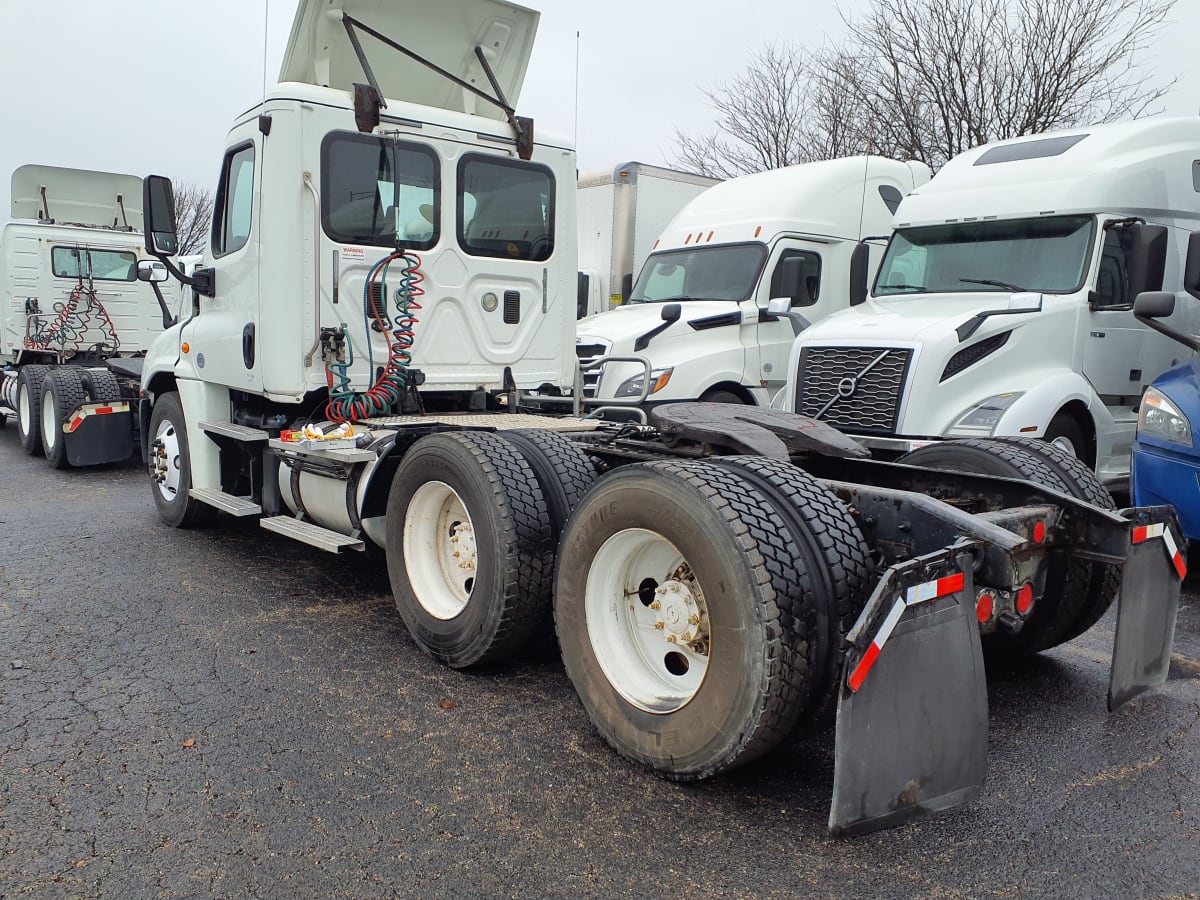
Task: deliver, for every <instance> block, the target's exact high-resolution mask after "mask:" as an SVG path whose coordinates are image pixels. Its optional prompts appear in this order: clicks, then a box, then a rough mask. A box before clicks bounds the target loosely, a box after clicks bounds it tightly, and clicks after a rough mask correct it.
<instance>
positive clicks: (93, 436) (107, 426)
mask: <svg viewBox="0 0 1200 900" xmlns="http://www.w3.org/2000/svg"><path fill="white" fill-rule="evenodd" d="M112 407H123V408H122V409H121V410H120V411H118V412H110V413H101V414H92V413H91V412H90V411H91V410H94V409H109V408H112ZM82 409H83V410H84V411H85V412H88V414H86V415H77V416H76V417H75V419H73V420H72V421H71V422H70V423H68V427H69V428H71V430H70V431H65V430H64V433H63V438H64V440H65V442H66V447H67V461H68V462H70V463H71V465H72V466H79V467H82V466H99V465H103V464H104V463H115V462H124V461H125V460H127V459H129V457H130V456H131V455H132V454H133V419H132V413H130V412H129V407H128V405H127V404H112V405H111V406H99V405H98V404H92V405H90V406H85V407H82Z"/></svg>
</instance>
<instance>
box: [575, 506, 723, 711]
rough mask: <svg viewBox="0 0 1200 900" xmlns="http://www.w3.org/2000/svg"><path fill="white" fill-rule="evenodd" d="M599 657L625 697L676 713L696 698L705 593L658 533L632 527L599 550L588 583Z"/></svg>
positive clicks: (704, 664)
mask: <svg viewBox="0 0 1200 900" xmlns="http://www.w3.org/2000/svg"><path fill="white" fill-rule="evenodd" d="M584 609H585V613H586V617H587V627H588V637H589V638H590V640H591V643H592V650H593V652H594V653H595V654H596V661H597V662H598V663H599V665H600V668H601V669H602V670H603V672H604V675H605V677H606V678H607V679H608V681H609V683H610V684H611V685H612V686H613V688H614V689H615V690H616V691H617V692H618V693H619V694H620V695H621V696H622V697H624V698H625V700H626V701H628V702H629V703H631V704H632V705H634V706H636V707H638V708H639V709H642V710H645V711H646V712H649V713H671V712H675V711H677V710H679V709H682V708H683V707H684V706H685V705H687V704H688V703H689V702H691V700H692V698H693V697H695V696H696V693H697V691H699V689H700V685H701V684H702V683H703V681H704V676H705V673H706V672H707V671H708V658H709V653H710V650H711V638H710V635H709V627H708V608H707V606H706V604H705V601H704V592H703V590H702V589H701V587H700V584H699V582H698V581H697V580H696V576H695V574H694V573H693V572H692V569H691V566H689V565H688V562H687V560H685V559H684V558H683V554H681V553H680V552H679V550H678V549H677V548H676V547H675V545H674V544H672V543H671V542H670V541H668V540H667V539H666V538H664V537H663V536H662V535H661V534H658V533H657V532H654V531H648V530H646V529H642V528H627V529H624V530H623V531H619V532H617V533H616V534H614V535H613V536H612V537H610V538H609V539H608V540H607V541H605V542H604V544H603V545H602V546H601V547H600V550H599V551H598V552H597V553H596V556H595V559H594V560H593V562H592V565H591V568H590V569H589V571H588V576H587V581H586V584H585V587H584Z"/></svg>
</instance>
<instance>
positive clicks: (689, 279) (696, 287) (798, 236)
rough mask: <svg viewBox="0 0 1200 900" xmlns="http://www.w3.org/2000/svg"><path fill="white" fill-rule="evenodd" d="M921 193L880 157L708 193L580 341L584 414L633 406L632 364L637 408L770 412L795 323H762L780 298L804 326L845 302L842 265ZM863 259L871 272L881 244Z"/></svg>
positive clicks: (780, 173) (815, 166) (744, 181)
mask: <svg viewBox="0 0 1200 900" xmlns="http://www.w3.org/2000/svg"><path fill="white" fill-rule="evenodd" d="M927 181H929V168H928V167H927V166H926V165H924V164H923V163H919V162H907V163H905V162H896V161H894V160H890V159H885V158H883V157H878V156H871V157H864V156H858V157H848V158H845V159H835V160H828V161H824V162H814V163H807V164H804V165H798V166H788V167H786V168H782V169H775V170H773V171H770V172H762V173H759V174H755V175H745V176H742V177H741V178H734V179H731V180H729V181H726V182H724V183H722V184H719V185H716V186H715V187H712V188H709V189H708V190H707V191H705V192H704V193H703V194H701V195H700V196H699V197H697V198H696V199H694V200H692V202H691V203H689V204H688V205H687V206H686V207H684V208H683V209H682V210H681V211H680V213H679V215H677V216H676V217H675V218H674V219H673V220H672V221H671V223H670V224H669V225H668V226H667V227H666V228H665V229H664V230H663V231H662V234H661V235H660V236H659V238H658V240H657V241H656V242H655V244H654V252H653V253H652V254H651V255H650V256H649V258H648V259H647V260H646V263H645V264H644V265H643V266H642V267H641V269H640V274H639V275H638V278H637V283H636V285H635V286H634V287H633V289H632V291H631V294H630V296H629V297H628V302H627V303H626V304H625V305H623V306H621V307H619V308H617V309H614V310H611V311H609V312H604V313H601V314H600V315H597V316H592V317H590V318H588V319H585V320H583V321H581V322H580V323H579V325H578V326H577V329H576V335H577V336H576V343H575V351H576V353H577V354H578V355H579V358H580V359H581V360H582V361H583V362H584V365H585V371H584V378H583V381H584V393H585V395H586V397H587V398H588V400H589V401H594V400H610V399H615V400H618V401H620V400H624V401H625V402H628V398H631V397H637V396H638V395H639V394H640V393H641V390H642V382H643V381H644V378H643V375H642V373H641V371H640V367H639V366H638V365H637V364H636V363H632V362H612V363H609V364H607V365H605V366H603V367H602V368H601V367H600V366H598V365H596V364H595V360H596V359H598V358H599V357H603V356H643V357H645V358H647V359H649V360H650V364H651V370H652V371H651V383H650V390H649V399H648V400H647V401H646V403H645V404H643V406H645V407H653V406H654V405H656V404H659V403H669V402H675V401H679V400H695V399H701V400H706V401H709V400H711V401H716V402H724V403H746V404H753V405H756V406H767V405H768V404H769V403H770V402H771V399H772V398H773V397H774V396H775V394H777V393H778V392H779V390H780V388H782V387H783V385H784V382H785V381H786V380H787V371H788V369H787V362H788V354H789V353H790V351H791V347H792V342H793V341H794V339H795V336H796V333H797V330H798V328H799V326H800V325H801V324H802V321H801V320H800V319H798V318H796V317H793V318H792V319H790V320H789V319H784V318H780V317H778V316H774V315H771V314H770V313H768V312H767V303H768V302H769V301H770V300H772V299H776V298H779V297H787V298H788V299H789V301H790V309H791V310H792V311H793V312H794V313H796V314H797V316H799V317H802V318H803V321H807V322H815V321H817V320H818V319H821V318H823V317H825V316H827V315H829V314H830V313H832V312H834V311H836V310H839V309H844V308H845V307H846V306H847V305H848V303H849V278H850V270H851V259H852V256H853V255H854V253H855V250H856V248H857V247H858V245H859V242H860V241H862V239H863V238H866V237H872V236H876V235H884V236H886V235H889V234H891V231H892V225H893V218H892V215H893V213H894V212H895V211H896V207H897V206H898V205H899V204H900V201H901V199H902V198H903V197H904V196H905V195H906V194H908V193H909V191H911V190H912V189H913V188H915V187H919V186H920V185H923V184H925V183H926V182H927ZM872 253H873V257H872V258H871V259H870V260H866V259H863V260H861V261H862V262H867V263H868V265H870V264H872V263H873V264H874V265H878V263H879V258H880V256H881V255H882V244H877V245H875V246H874V248H873V251H872Z"/></svg>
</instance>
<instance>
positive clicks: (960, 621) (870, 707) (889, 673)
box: [829, 542, 988, 835]
mask: <svg viewBox="0 0 1200 900" xmlns="http://www.w3.org/2000/svg"><path fill="white" fill-rule="evenodd" d="M971 549H972V545H971V544H969V543H967V542H960V543H959V544H956V545H955V546H954V547H951V548H948V549H946V550H940V551H938V552H936V553H930V554H927V555H925V556H920V557H917V558H915V559H912V560H908V561H907V562H903V563H899V564H897V565H895V566H892V567H891V568H890V569H889V570H888V571H887V573H886V574H885V575H884V577H883V580H882V581H880V583H879V585H878V586H877V587H876V589H875V593H874V594H872V596H871V599H870V601H869V602H868V603H867V606H866V608H865V609H864V610H863V613H862V615H861V616H860V617H859V619H858V622H857V624H856V625H855V626H854V628H853V630H852V631H851V632H850V634H849V636H848V640H849V641H850V643H851V645H852V646H851V648H850V650H849V652H848V654H847V658H846V664H845V668H844V671H843V679H842V693H841V697H840V699H839V701H838V716H837V743H836V748H835V753H834V775H833V804H832V806H831V808H830V811H829V830H830V832H832V833H833V834H835V835H853V834H863V833H866V832H869V831H875V830H878V829H881V828H888V827H891V826H893V825H898V824H900V823H902V822H906V821H908V820H910V819H913V818H916V817H917V816H919V815H922V814H924V813H927V812H934V811H937V810H942V809H949V808H950V807H953V806H958V805H960V804H962V803H966V802H968V801H970V800H972V799H973V798H974V797H975V796H976V795H977V794H978V793H979V790H980V788H982V787H983V777H984V771H985V769H986V766H987V735H988V718H987V681H986V678H985V675H984V669H983V651H982V649H981V647H980V643H979V624H978V622H977V620H976V616H975V585H974V580H973V578H972V562H973V556H972V553H971Z"/></svg>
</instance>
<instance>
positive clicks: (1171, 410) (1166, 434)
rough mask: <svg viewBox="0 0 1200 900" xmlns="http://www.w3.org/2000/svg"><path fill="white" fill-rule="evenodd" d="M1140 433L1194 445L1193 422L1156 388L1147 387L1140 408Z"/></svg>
mask: <svg viewBox="0 0 1200 900" xmlns="http://www.w3.org/2000/svg"><path fill="white" fill-rule="evenodd" d="M1137 430H1138V435H1139V436H1143V435H1144V436H1146V437H1152V438H1157V439H1158V440H1160V441H1170V442H1171V443H1172V444H1182V445H1183V446H1184V447H1190V446H1192V423H1191V422H1189V421H1188V417H1187V416H1185V415H1184V414H1183V413H1182V412H1180V410H1179V407H1178V406H1176V405H1175V404H1174V403H1172V402H1171V401H1170V400H1168V399H1167V397H1166V395H1165V394H1164V393H1163V392H1162V391H1160V390H1157V389H1155V388H1152V387H1151V388H1146V393H1145V394H1144V395H1143V397H1142V405H1141V407H1140V408H1139V410H1138V429H1137Z"/></svg>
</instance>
